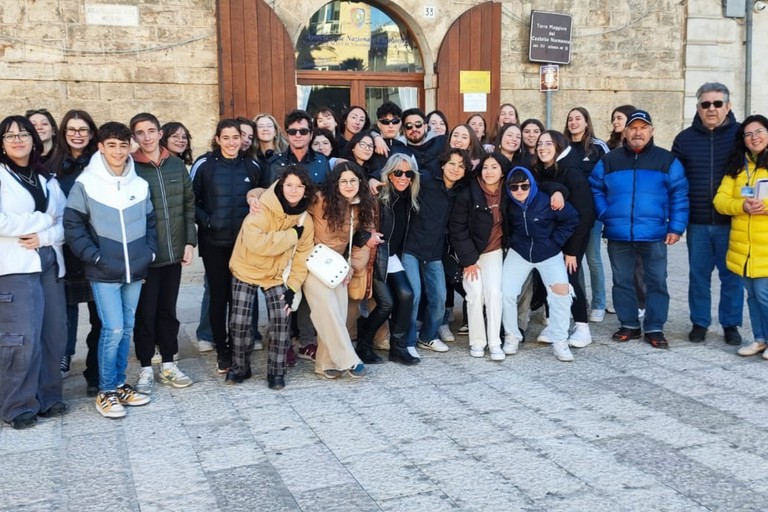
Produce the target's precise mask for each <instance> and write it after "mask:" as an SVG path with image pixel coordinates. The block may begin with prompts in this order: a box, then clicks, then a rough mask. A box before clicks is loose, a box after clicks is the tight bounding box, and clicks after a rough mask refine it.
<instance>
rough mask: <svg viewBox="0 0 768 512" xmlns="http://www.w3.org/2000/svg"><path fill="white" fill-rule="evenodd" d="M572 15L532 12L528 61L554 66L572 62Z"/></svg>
mask: <svg viewBox="0 0 768 512" xmlns="http://www.w3.org/2000/svg"><path fill="white" fill-rule="evenodd" d="M572 22H573V17H572V16H571V15H570V14H561V13H557V12H545V11H532V12H531V38H530V43H529V46H528V60H530V61H531V62H546V63H552V64H569V63H570V62H571V25H572Z"/></svg>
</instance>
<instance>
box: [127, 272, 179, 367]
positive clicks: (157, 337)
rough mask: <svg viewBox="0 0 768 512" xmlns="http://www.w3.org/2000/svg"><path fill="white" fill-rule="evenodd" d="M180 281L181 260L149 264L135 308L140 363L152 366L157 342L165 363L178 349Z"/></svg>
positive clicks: (135, 335) (135, 343) (134, 330)
mask: <svg viewBox="0 0 768 512" xmlns="http://www.w3.org/2000/svg"><path fill="white" fill-rule="evenodd" d="M180 283H181V263H175V264H173V265H165V266H162V267H150V268H149V271H148V272H147V279H146V280H145V281H144V285H143V286H142V287H141V295H140V296H139V304H138V306H137V307H136V324H135V326H134V328H133V342H134V345H135V346H136V358H137V359H138V360H139V362H140V363H141V366H150V365H151V364H152V356H153V355H154V354H155V345H157V347H158V349H159V351H160V355H161V356H162V357H163V362H164V363H172V362H173V354H175V353H176V352H178V351H179V320H178V318H177V317H176V301H177V299H178V297H179V284H180Z"/></svg>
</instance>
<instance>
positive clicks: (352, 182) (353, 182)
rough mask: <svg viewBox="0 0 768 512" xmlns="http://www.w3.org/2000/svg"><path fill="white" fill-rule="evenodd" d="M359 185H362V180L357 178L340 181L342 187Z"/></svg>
mask: <svg viewBox="0 0 768 512" xmlns="http://www.w3.org/2000/svg"><path fill="white" fill-rule="evenodd" d="M358 183H360V180H358V179H357V178H352V179H350V180H339V185H341V186H342V187H355V186H357V184H358Z"/></svg>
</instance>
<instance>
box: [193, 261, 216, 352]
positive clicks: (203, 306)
mask: <svg viewBox="0 0 768 512" xmlns="http://www.w3.org/2000/svg"><path fill="white" fill-rule="evenodd" d="M210 315H211V292H210V290H208V276H206V275H203V300H202V302H201V303H200V323H199V324H198V325H197V331H196V332H195V334H196V335H197V339H198V340H201V341H213V331H212V330H211V316H210Z"/></svg>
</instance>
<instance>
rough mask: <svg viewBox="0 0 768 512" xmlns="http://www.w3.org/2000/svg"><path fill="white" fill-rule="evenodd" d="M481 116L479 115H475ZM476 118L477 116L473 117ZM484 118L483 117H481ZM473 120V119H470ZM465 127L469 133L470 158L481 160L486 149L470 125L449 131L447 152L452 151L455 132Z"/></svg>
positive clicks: (446, 145)
mask: <svg viewBox="0 0 768 512" xmlns="http://www.w3.org/2000/svg"><path fill="white" fill-rule="evenodd" d="M475 115H479V114H475ZM472 117H475V116H472ZM480 117H482V116H480ZM470 119H471V118H470ZM461 127H463V128H464V129H465V130H467V131H468V132H469V149H467V150H466V151H467V153H469V158H472V159H475V160H479V159H481V158H483V156H485V149H484V148H483V143H482V142H480V139H478V138H477V134H476V133H475V130H473V129H472V127H471V126H469V125H468V124H457V125H456V126H454V127H453V128H451V129H450V131H448V133H447V134H446V138H445V148H444V150H445V151H448V150H449V149H451V137H453V132H455V131H456V129H457V128H461Z"/></svg>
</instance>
